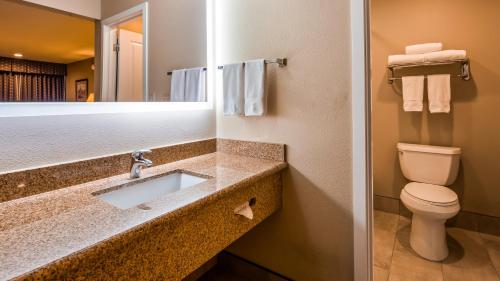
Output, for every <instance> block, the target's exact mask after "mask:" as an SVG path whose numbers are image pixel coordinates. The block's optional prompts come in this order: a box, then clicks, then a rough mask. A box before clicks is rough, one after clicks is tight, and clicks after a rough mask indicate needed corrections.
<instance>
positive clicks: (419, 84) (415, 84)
mask: <svg viewBox="0 0 500 281" xmlns="http://www.w3.org/2000/svg"><path fill="white" fill-rule="evenodd" d="M402 81H403V108H404V110H405V111H406V112H411V111H422V109H423V107H424V106H423V99H424V76H423V75H421V76H403V78H402Z"/></svg>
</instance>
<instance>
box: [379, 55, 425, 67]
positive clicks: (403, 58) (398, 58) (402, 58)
mask: <svg viewBox="0 0 500 281" xmlns="http://www.w3.org/2000/svg"><path fill="white" fill-rule="evenodd" d="M424 62H425V54H416V55H392V56H389V58H388V64H389V65H405V64H415V63H424Z"/></svg>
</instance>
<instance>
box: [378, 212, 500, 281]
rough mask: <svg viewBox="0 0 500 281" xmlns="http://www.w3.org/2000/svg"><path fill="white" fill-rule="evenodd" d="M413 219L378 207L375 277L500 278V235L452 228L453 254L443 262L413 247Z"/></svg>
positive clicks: (389, 280) (409, 280)
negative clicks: (425, 257) (426, 258)
mask: <svg viewBox="0 0 500 281" xmlns="http://www.w3.org/2000/svg"><path fill="white" fill-rule="evenodd" d="M410 227H411V220H410V219H408V218H405V217H402V216H398V215H395V214H390V213H385V212H381V211H375V222H374V255H375V259H374V275H375V281H397V280H404V281H416V280H422V281H433V280H440V281H475V280H479V281H490V280H491V281H500V237H498V236H492V235H488V234H483V233H478V232H473V231H469V230H464V229H460V228H448V229H447V232H448V238H447V239H448V246H449V249H450V255H449V256H448V258H447V259H445V260H444V261H442V262H432V261H428V260H425V259H423V258H421V257H419V256H418V255H417V254H416V253H415V252H414V251H413V250H412V249H411V247H410V242H409V239H410V229H411V228H410Z"/></svg>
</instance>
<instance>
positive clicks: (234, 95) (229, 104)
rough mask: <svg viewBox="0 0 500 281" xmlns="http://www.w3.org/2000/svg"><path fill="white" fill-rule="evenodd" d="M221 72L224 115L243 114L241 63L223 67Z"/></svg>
mask: <svg viewBox="0 0 500 281" xmlns="http://www.w3.org/2000/svg"><path fill="white" fill-rule="evenodd" d="M222 72H223V73H222V76H223V98H224V100H223V104H224V106H223V108H224V115H242V114H243V113H244V112H245V94H244V86H245V82H244V81H245V77H244V73H243V63H237V64H228V65H224V69H223V71H222Z"/></svg>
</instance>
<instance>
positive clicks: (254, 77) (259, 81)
mask: <svg viewBox="0 0 500 281" xmlns="http://www.w3.org/2000/svg"><path fill="white" fill-rule="evenodd" d="M265 85H266V67H265V64H264V59H259V60H253V61H247V62H245V116H263V115H264V114H266V109H267V96H266V91H265Z"/></svg>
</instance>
